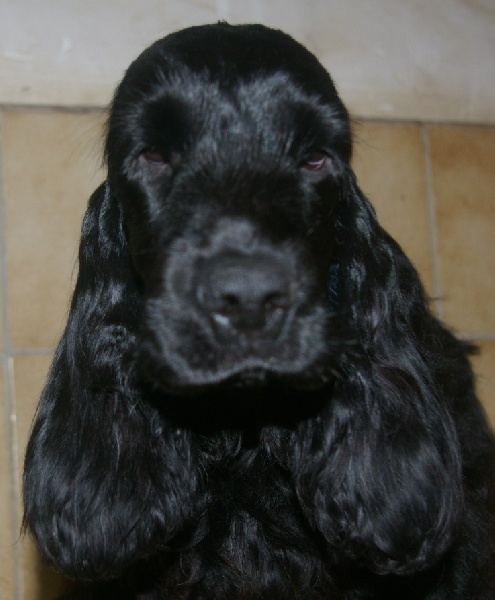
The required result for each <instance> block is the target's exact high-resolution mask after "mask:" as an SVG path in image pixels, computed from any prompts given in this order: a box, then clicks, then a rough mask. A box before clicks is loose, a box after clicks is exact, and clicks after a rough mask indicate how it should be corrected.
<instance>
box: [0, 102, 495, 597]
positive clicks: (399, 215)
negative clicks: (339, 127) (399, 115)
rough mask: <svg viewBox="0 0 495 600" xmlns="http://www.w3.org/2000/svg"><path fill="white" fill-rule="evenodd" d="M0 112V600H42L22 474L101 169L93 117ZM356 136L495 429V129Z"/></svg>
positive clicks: (378, 198)
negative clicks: (461, 347) (469, 362)
mask: <svg viewBox="0 0 495 600" xmlns="http://www.w3.org/2000/svg"><path fill="white" fill-rule="evenodd" d="M0 118H1V137H0V158H1V163H0V164H1V177H2V179H1V181H0V184H1V187H0V197H1V199H2V204H1V205H0V208H1V211H2V212H1V213H0V215H3V217H4V219H3V222H2V224H1V230H0V237H1V238H2V239H3V242H2V243H1V244H0V251H1V252H2V253H4V255H3V256H1V257H0V258H1V259H2V263H1V264H2V265H3V268H2V270H1V272H0V286H1V287H0V291H1V293H0V311H1V312H0V315H2V318H1V319H0V357H1V359H2V364H3V371H2V370H0V378H1V380H2V381H0V383H2V382H3V385H2V386H1V387H0V398H1V400H2V403H1V405H0V526H1V529H2V531H3V532H4V534H3V535H2V536H0V556H1V557H2V560H1V561H0V597H1V598H2V599H3V598H5V599H11V598H12V600H50V598H53V597H55V596H56V592H57V590H58V589H59V588H60V586H61V585H62V583H61V581H60V580H59V579H58V578H57V577H56V576H54V575H53V574H51V572H50V571H48V570H46V569H45V568H43V567H42V566H41V565H40V563H39V561H38V559H37V557H36V553H35V550H34V547H33V545H32V543H31V542H30V541H29V540H26V539H22V540H19V533H18V532H19V523H20V512H21V509H20V497H19V486H20V483H19V482H20V469H21V465H22V457H23V453H24V447H25V443H26V439H27V436H28V433H29V428H30V424H31V421H32V417H33V413H34V410H35V405H36V401H37V398H38V395H39V392H40V389H41V387H42V384H43V381H44V378H45V375H46V371H47V368H48V365H49V361H50V356H51V352H52V349H53V347H54V344H55V343H56V340H57V338H58V336H59V335H60V331H61V328H62V326H63V323H64V319H65V315H66V310H67V303H68V299H69V296H70V290H71V286H72V284H73V275H74V271H75V268H76V266H75V259H76V251H77V242H78V236H79V229H80V221H81V215H82V213H83V211H84V208H85V205H86V202H87V198H88V196H89V194H90V192H91V191H92V190H93V189H94V187H95V186H96V185H97V184H98V182H99V181H100V180H101V179H102V177H103V175H102V171H101V170H100V157H101V136H102V125H103V117H102V115H101V114H100V113H99V112H96V111H94V112H88V111H62V110H61V111H52V110H44V109H36V108H33V109H29V110H27V109H26V110H12V109H4V110H3V111H1V113H0ZM354 131H355V141H356V151H355V158H354V166H355V169H356V172H357V174H358V178H359V181H360V183H361V187H362V188H363V190H364V191H365V193H367V194H368V195H369V197H370V198H371V199H372V201H373V202H374V204H375V206H376V208H377V212H378V215H379V218H380V220H381V221H382V223H383V224H384V225H385V227H386V228H387V229H388V230H389V231H390V232H391V233H392V234H393V235H394V237H396V239H397V240H398V241H399V243H400V244H401V245H402V246H403V247H404V249H405V250H406V252H407V253H408V254H409V256H410V257H411V259H412V260H413V262H414V263H415V264H416V266H417V267H418V269H419V271H420V273H421V275H422V277H423V278H424V281H425V284H426V287H427V290H428V292H429V293H430V295H431V296H432V297H436V299H437V301H436V302H435V305H434V306H435V308H436V310H437V311H438V312H439V314H441V315H442V316H443V317H444V318H445V320H446V321H447V323H448V324H449V325H450V326H452V327H454V328H455V329H456V330H457V331H458V332H459V333H460V334H461V335H463V336H465V337H467V338H469V339H473V340H475V341H478V342H480V343H481V354H480V356H479V357H477V358H476V359H475V360H474V365H475V369H476V371H477V373H479V391H480V395H481V397H482V399H483V402H484V404H485V406H486V409H487V412H488V414H489V415H490V417H491V419H492V423H494V424H495V393H494V391H493V390H494V389H495V386H494V383H495V303H494V302H493V298H494V296H495V279H494V273H495V235H494V234H493V231H495V197H494V194H495V192H494V190H495V169H494V168H493V157H494V156H495V127H475V126H447V125H423V124H414V123H395V122H366V121H365V122H360V123H356V126H355V128H354ZM2 392H3V394H2ZM2 396H3V397H2Z"/></svg>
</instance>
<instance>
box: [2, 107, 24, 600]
mask: <svg viewBox="0 0 495 600" xmlns="http://www.w3.org/2000/svg"><path fill="white" fill-rule="evenodd" d="M3 139H4V138H3V112H1V113H0V286H1V295H2V311H1V315H0V319H1V321H2V331H3V340H2V342H3V353H2V357H1V361H2V368H3V372H4V376H5V382H4V391H5V408H6V415H8V417H7V431H8V444H9V458H10V482H9V483H10V501H11V507H10V514H11V520H12V523H11V539H12V542H13V546H12V554H13V563H14V573H13V577H14V580H13V585H14V597H13V600H20V599H21V596H22V589H21V585H22V581H21V568H20V564H21V562H20V545H19V544H18V543H17V540H18V539H19V534H20V532H19V531H18V524H19V522H20V520H19V519H20V514H19V509H18V506H19V500H20V498H19V497H18V490H19V471H18V468H19V461H18V441H17V428H16V412H15V395H14V389H13V385H14V380H13V374H14V364H13V359H12V358H11V357H10V353H11V338H10V330H9V320H8V305H7V241H6V223H5V197H4V178H3V158H2V154H3Z"/></svg>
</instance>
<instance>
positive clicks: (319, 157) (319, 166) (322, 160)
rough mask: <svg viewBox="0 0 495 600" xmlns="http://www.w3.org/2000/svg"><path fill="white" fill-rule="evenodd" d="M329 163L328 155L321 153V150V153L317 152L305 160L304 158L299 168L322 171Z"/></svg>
mask: <svg viewBox="0 0 495 600" xmlns="http://www.w3.org/2000/svg"><path fill="white" fill-rule="evenodd" d="M329 163H330V157H329V156H328V155H326V154H323V152H321V153H317V154H314V155H312V156H310V157H309V158H307V159H306V160H304V162H303V163H302V164H301V169H303V170H304V171H309V172H312V173H314V172H318V171H322V170H323V169H325V168H326V167H327V166H328V164H329Z"/></svg>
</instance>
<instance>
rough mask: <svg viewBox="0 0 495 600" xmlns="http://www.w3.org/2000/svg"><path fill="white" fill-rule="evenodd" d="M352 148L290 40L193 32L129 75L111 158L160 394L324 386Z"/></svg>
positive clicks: (253, 29) (340, 110)
mask: <svg viewBox="0 0 495 600" xmlns="http://www.w3.org/2000/svg"><path fill="white" fill-rule="evenodd" d="M350 148H351V142H350V133H349V122H348V116H347V112H346V110H345V108H344V106H343V105H342V103H341V101H340V100H339V98H338V96H337V93H336V91H335V88H334V85H333V83H332V81H331V79H330V77H329V76H328V74H327V73H326V71H325V70H324V69H323V67H322V66H321V65H320V64H319V63H318V61H317V60H316V58H315V57H314V56H313V55H312V54H311V53H310V52H308V51H307V50H306V49H305V48H303V47H302V46H301V45H299V44H298V43H297V42H295V41H294V40H293V39H292V38H290V37H289V36H287V35H286V34H284V33H282V32H279V31H273V30H269V29H267V28H264V27H259V26H242V27H233V26H229V25H224V24H219V25H214V26H208V27H197V28H191V29H187V30H184V31H182V32H179V33H176V34H173V35H171V36H168V37H166V38H165V39H163V40H160V41H158V42H157V43H155V44H154V45H153V46H151V48H149V49H148V50H147V51H145V52H144V53H143V54H142V55H141V56H140V57H139V58H138V59H137V60H136V61H135V62H134V63H133V64H132V65H131V67H130V68H129V70H128V72H127V73H126V75H125V77H124V79H123V81H122V83H121V84H120V87H119V88H118V90H117V92H116V95H115V99H114V102H113V106H112V109H111V114H110V119H109V128H108V139H107V146H106V154H107V158H108V164H109V179H110V185H111V189H112V190H113V192H114V194H115V195H116V196H117V197H118V198H119V200H120V202H121V205H122V211H123V215H124V227H125V229H126V233H127V236H128V239H129V244H130V248H131V253H132V259H133V264H134V265H135V268H136V269H137V271H138V273H139V276H140V278H141V279H142V283H143V288H144V295H145V305H146V306H145V313H144V322H145V331H144V332H143V344H142V346H141V358H142V359H143V362H144V363H145V365H146V370H147V371H148V374H152V378H153V379H154V380H156V381H157V382H158V383H160V384H161V385H163V386H166V387H169V386H171V387H173V388H175V389H177V388H181V389H183V388H186V387H189V386H193V387H196V386H198V385H206V384H210V383H212V384H218V383H220V382H222V381H225V380H232V378H234V379H235V380H238V379H239V377H240V378H241V379H242V380H244V381H247V380H250V381H258V382H259V381H265V379H266V378H267V377H269V376H271V375H276V376H283V377H284V378H288V379H290V380H291V381H292V382H294V383H295V382H296V381H297V382H298V384H304V385H314V384H318V382H320V383H321V381H322V376H323V373H322V368H323V367H322V364H323V362H325V364H327V363H328V359H326V360H325V361H323V359H324V358H325V356H324V355H325V353H326V348H327V343H326V337H327V335H328V332H327V330H328V314H329V311H330V308H331V307H330V304H329V300H328V295H329V290H328V280H329V271H330V268H331V264H332V251H333V246H334V240H335V230H334V229H335V227H334V226H335V220H336V211H337V204H338V201H339V189H340V188H341V185H340V182H339V180H340V179H341V177H342V173H343V171H344V170H345V168H346V165H347V163H348V161H349V156H350ZM323 379H324V376H323Z"/></svg>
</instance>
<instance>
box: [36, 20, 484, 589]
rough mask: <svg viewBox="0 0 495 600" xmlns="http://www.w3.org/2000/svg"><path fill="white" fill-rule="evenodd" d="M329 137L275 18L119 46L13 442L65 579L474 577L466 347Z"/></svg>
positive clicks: (476, 481) (348, 583)
mask: <svg viewBox="0 0 495 600" xmlns="http://www.w3.org/2000/svg"><path fill="white" fill-rule="evenodd" d="M350 153H351V138H350V133H349V121H348V116H347V111H346V109H345V108H344V106H343V105H342V103H341V101H340V100H339V98H338V96H337V93H336V91H335V88H334V86H333V83H332V81H331V79H330V78H329V76H328V75H327V73H326V72H325V71H324V70H323V68H322V67H321V66H320V64H319V63H318V62H317V60H316V59H315V58H314V57H313V56H312V55H311V54H310V53H309V52H307V51H306V50H305V49H304V48H303V47H301V46H300V45H299V44H297V43H296V42H294V41H293V40H292V39H291V38H289V37H288V36H286V35H285V34H283V33H281V32H278V31H274V30H269V29H266V28H263V27H261V26H238V27H232V26H229V25H226V24H218V25H213V26H205V27H199V28H190V29H186V30H184V31H182V32H178V33H176V34H173V35H171V36H168V37H166V38H164V39H163V40H160V41H158V42H157V43H156V44H154V45H153V46H151V47H150V48H149V49H148V50H147V51H145V52H144V53H143V54H142V55H141V56H140V57H139V58H138V59H137V60H136V61H135V62H134V63H133V64H132V65H131V67H130V68H129V70H128V72H127V74H126V76H125V77H124V79H123V81H122V83H121V84H120V86H119V87H118V89H117V92H116V95H115V98H114V101H113V104H112V107H111V111H110V117H109V124H108V135H107V144H106V157H107V162H108V179H107V181H106V182H105V183H104V184H103V185H102V186H101V187H100V188H99V189H98V190H96V192H95V193H94V195H93V196H92V198H91V200H90V203H89V207H88V210H87V213H86V216H85V218H84V223H83V229H82V238H81V247H80V255H79V276H78V281H77V285H76V289H75V292H74V296H73V300H72V305H71V309H70V314H69V318H68V323H67V327H66V330H65V332H64V334H63V336H62V339H61V341H60V344H59V347H58V349H57V351H56V355H55V358H54V361H53V365H52V368H51V371H50V374H49V377H48V382H47V384H46V387H45V390H44V392H43V395H42V398H41V401H40V405H39V408H38V412H37V416H36V420H35V423H34V427H33V431H32V436H31V439H30V442H29V446H28V449H27V455H26V462H25V475H24V502H25V517H24V521H25V526H26V527H27V528H28V529H29V530H30V531H31V533H32V534H33V536H34V538H35V539H36V541H37V543H38V545H39V548H40V550H41V552H42V553H43V555H44V556H45V558H46V559H47V560H48V561H49V562H50V563H51V564H53V565H54V566H55V567H56V568H57V569H59V570H60V571H61V572H62V573H64V574H65V575H67V576H68V577H70V578H72V579H74V580H75V581H76V582H79V584H80V585H79V587H78V589H77V590H75V591H74V595H73V596H71V597H73V598H104V599H105V600H109V599H112V598H118V599H119V600H125V599H135V600H136V599H139V600H159V599H161V600H164V599H166V600H172V599H175V600H178V599H189V598H190V599H208V600H232V599H234V598H236V599H240V600H251V599H252V600H254V599H259V598H264V599H266V600H277V599H283V600H287V598H298V599H299V598H304V599H308V600H310V599H334V598H335V599H342V600H364V599H377V600H387V599H390V600H397V599H398V598H400V599H401V600H404V599H406V600H407V599H413V598H414V599H415V600H468V599H472V600H475V599H476V600H481V599H484V600H488V599H493V598H494V597H495V592H494V588H493V587H490V583H491V580H492V577H493V559H494V556H493V544H492V541H493V537H494V528H493V499H494V493H493V492H494V490H493V477H494V442H493V438H492V436H491V433H490V432H489V429H488V426H487V423H486V420H485V417H484V414H483V411H482V409H481V407H480V405H479V403H478V401H477V399H476V397H475V394H474V391H473V376H472V372H471V369H470V366H469V362H468V358H467V356H468V354H469V352H470V350H471V349H470V347H468V346H467V345H466V344H465V343H463V342H460V341H458V340H457V339H455V338H454V336H453V335H451V333H449V332H448V331H447V330H446V329H445V328H444V327H443V326H442V325H441V324H440V323H439V322H438V321H437V320H436V319H435V318H434V317H433V316H432V314H431V312H430V310H429V308H428V302H427V299H426V297H425V293H424V291H423V288H422V286H421V283H420V281H419V278H418V275H417V273H416V271H415V269H414V268H413V266H412V265H411V263H410V262H409V260H408V259H407V258H406V257H405V255H404V254H403V252H402V251H401V249H400V248H399V247H398V245H397V244H396V243H395V242H394V241H393V240H392V239H391V238H390V237H389V236H388V235H387V234H386V233H385V232H384V231H383V230H382V229H381V227H380V226H379V224H378V223H377V220H376V217H375V213H374V211H373V209H372V207H371V206H370V204H369V202H368V200H367V199H366V198H365V197H364V196H363V194H362V193H361V191H360V190H359V188H358V186H357V184H356V181H355V179H354V175H353V174H352V172H351V170H350V167H349V159H350Z"/></svg>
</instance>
